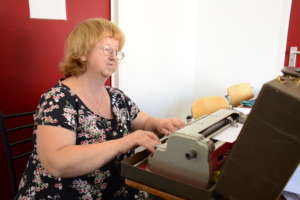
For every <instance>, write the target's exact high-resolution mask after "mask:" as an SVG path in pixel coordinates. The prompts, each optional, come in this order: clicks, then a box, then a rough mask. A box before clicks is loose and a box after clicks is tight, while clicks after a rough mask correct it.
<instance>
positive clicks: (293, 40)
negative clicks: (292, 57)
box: [284, 0, 300, 67]
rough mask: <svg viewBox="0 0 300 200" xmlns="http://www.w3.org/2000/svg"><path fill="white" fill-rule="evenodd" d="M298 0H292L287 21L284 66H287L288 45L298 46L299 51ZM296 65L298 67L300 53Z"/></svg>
mask: <svg viewBox="0 0 300 200" xmlns="http://www.w3.org/2000/svg"><path fill="white" fill-rule="evenodd" d="M299 19H300V1H299V0H293V1H292V8H291V16H290V23H289V32H288V39H287V45H286V54H285V63H284V66H288V62H289V53H290V47H298V51H300V25H299ZM296 66H297V67H300V55H298V56H297V59H296Z"/></svg>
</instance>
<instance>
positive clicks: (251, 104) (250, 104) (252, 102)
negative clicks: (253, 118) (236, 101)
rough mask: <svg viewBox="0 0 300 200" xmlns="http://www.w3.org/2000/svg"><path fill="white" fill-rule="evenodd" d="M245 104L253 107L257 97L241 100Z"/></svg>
mask: <svg viewBox="0 0 300 200" xmlns="http://www.w3.org/2000/svg"><path fill="white" fill-rule="evenodd" d="M240 103H241V104H242V105H243V106H246V107H252V106H253V105H254V103H255V99H251V100H245V101H241V102H240Z"/></svg>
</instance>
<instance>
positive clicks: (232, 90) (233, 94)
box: [227, 83, 254, 106]
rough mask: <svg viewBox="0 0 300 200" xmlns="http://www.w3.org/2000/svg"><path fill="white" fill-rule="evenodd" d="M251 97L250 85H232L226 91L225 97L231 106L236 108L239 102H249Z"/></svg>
mask: <svg viewBox="0 0 300 200" xmlns="http://www.w3.org/2000/svg"><path fill="white" fill-rule="evenodd" d="M253 96H254V95H253V90H252V86H251V85H250V83H240V84H236V85H232V86H230V87H229V88H228V89H227V97H228V98H229V103H230V104H231V105H232V106H238V105H240V102H241V101H244V100H249V99H251V98H252V97H253Z"/></svg>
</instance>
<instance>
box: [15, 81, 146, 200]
mask: <svg viewBox="0 0 300 200" xmlns="http://www.w3.org/2000/svg"><path fill="white" fill-rule="evenodd" d="M106 89H107V91H108V93H109V95H110V98H111V106H112V112H113V116H114V118H113V119H106V118H103V117H101V116H99V115H97V114H95V113H93V112H92V111H91V110H90V109H89V108H88V107H87V106H86V105H85V104H84V103H83V102H82V101H81V100H80V99H79V97H78V96H77V95H76V94H74V93H72V91H71V90H70V88H68V87H67V86H66V85H64V84H62V83H61V82H60V81H59V82H58V83H57V84H56V85H55V86H54V87H53V88H51V89H50V90H49V91H48V92H46V93H44V94H43V95H42V96H41V100H40V104H39V105H38V107H37V110H36V113H35V115H34V122H35V128H34V131H33V135H34V149H33V153H32V155H31V156H30V157H29V160H28V163H27V167H26V169H25V171H24V174H23V177H22V179H21V182H20V185H19V191H18V194H17V198H16V199H19V200H21V199H22V200H25V199H64V200H67V199H70V200H71V199H72V200H73V199H82V200H92V199H98V200H100V199H102V200H117V199H128V200H133V199H137V200H138V199H145V198H146V196H147V194H146V193H144V192H140V191H137V190H135V189H133V188H129V187H127V186H126V185H125V184H124V180H123V179H122V178H121V177H120V161H121V160H122V159H124V158H125V157H127V156H130V155H131V154H132V153H133V150H131V151H130V152H128V153H126V154H121V155H118V156H117V157H115V158H114V159H113V160H111V161H110V162H109V163H107V164H105V165H104V166H103V167H101V168H99V169H97V170H95V171H94V172H92V173H90V174H86V175H84V176H78V177H73V178H56V177H54V176H52V175H51V174H49V173H48V172H47V170H46V169H45V168H43V166H42V165H41V162H40V159H39V158H38V155H37V151H36V141H35V138H36V137H35V136H36V128H37V125H51V126H58V127H63V128H66V129H68V130H71V131H73V132H75V133H76V144H78V145H84V144H95V143H101V142H105V141H108V140H113V139H117V138H121V137H123V136H125V135H127V134H130V133H131V132H132V130H131V122H132V120H133V119H135V117H136V116H137V114H138V112H139V109H138V107H137V106H136V105H135V103H133V102H132V101H131V100H130V99H129V98H128V97H127V96H126V95H125V94H124V93H123V92H122V91H121V90H119V89H116V88H111V87H106Z"/></svg>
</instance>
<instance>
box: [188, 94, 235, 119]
mask: <svg viewBox="0 0 300 200" xmlns="http://www.w3.org/2000/svg"><path fill="white" fill-rule="evenodd" d="M222 108H231V106H230V105H229V103H228V101H227V99H226V98H225V97H223V96H207V97H202V98H200V99H197V100H196V101H195V102H194V103H193V104H192V117H193V118H194V119H195V118H198V117H201V116H202V115H207V114H210V113H212V112H215V111H217V110H219V109H222Z"/></svg>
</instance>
